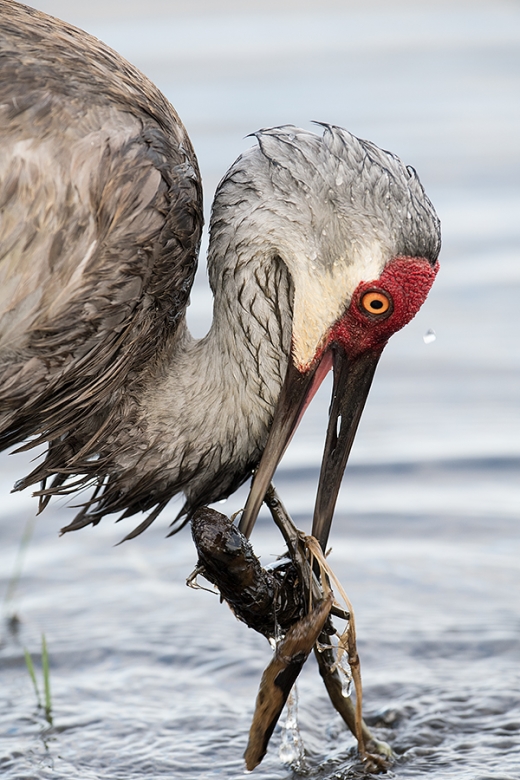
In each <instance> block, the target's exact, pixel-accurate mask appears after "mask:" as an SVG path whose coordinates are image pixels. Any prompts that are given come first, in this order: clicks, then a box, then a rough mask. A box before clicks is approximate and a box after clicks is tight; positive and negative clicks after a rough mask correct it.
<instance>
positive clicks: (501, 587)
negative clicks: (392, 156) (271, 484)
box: [0, 0, 520, 780]
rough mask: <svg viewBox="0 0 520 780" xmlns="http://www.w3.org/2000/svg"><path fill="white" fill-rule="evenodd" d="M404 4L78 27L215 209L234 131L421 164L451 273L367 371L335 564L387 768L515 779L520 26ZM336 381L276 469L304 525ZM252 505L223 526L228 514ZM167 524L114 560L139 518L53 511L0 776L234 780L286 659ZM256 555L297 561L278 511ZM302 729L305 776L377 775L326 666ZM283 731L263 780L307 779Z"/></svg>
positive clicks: (30, 591)
mask: <svg viewBox="0 0 520 780" xmlns="http://www.w3.org/2000/svg"><path fill="white" fill-rule="evenodd" d="M52 2H53V0H47V2H46V7H47V8H49V7H50V6H51V5H52ZM40 6H41V7H44V4H43V0H42V3H41V4H40ZM67 8H69V6H67ZM283 8H285V6H283V7H282V10H283ZM392 8H393V5H392V4H391V3H389V4H385V6H384V9H385V13H384V14H378V13H377V12H376V11H373V10H372V11H366V12H363V11H359V10H358V11H357V12H356V13H355V14H354V15H349V13H348V12H346V11H345V12H339V11H338V10H337V6H336V10H335V11H334V12H332V11H331V12H328V11H327V10H326V7H324V10H323V11H320V14H319V18H318V16H317V15H316V13H314V15H313V14H311V13H310V12H305V13H303V12H302V13H301V14H298V15H295V14H294V13H293V15H290V14H289V13H288V12H287V11H285V12H284V13H277V12H274V11H273V12H271V13H270V14H266V13H264V14H263V15H262V14H260V15H259V16H258V15H257V16H256V17H251V16H248V15H247V14H245V13H244V14H236V13H235V14H234V15H233V14H232V15H230V16H225V15H218V14H217V13H216V11H215V10H214V9H213V12H212V13H213V15H211V16H205V15H203V14H202V15H199V16H197V18H195V17H189V16H184V17H183V19H182V20H181V21H176V20H175V16H174V14H173V12H172V11H171V10H168V11H167V12H165V11H164V9H163V11H162V13H163V16H164V15H165V16H164V18H162V17H160V16H158V17H153V16H152V17H147V18H146V13H145V12H144V13H143V21H142V23H141V21H139V20H138V21H137V22H136V21H135V17H134V21H133V22H132V21H126V20H125V17H124V13H125V10H124V7H123V6H122V7H121V13H122V22H121V24H120V23H117V24H113V25H112V24H108V23H106V22H103V23H102V22H101V21H100V20H96V17H95V14H94V12H92V13H91V14H90V16H89V17H88V18H87V17H85V18H86V22H87V26H89V29H91V30H92V31H93V32H95V33H96V34H99V35H101V36H102V37H104V38H105V39H107V41H108V42H109V43H112V45H114V46H116V47H118V48H120V49H121V50H122V51H124V52H125V54H126V55H127V56H129V57H131V58H132V59H133V60H134V61H135V62H136V64H138V65H139V66H140V67H142V68H143V70H145V71H146V72H147V73H149V75H150V76H152V78H154V80H156V81H157V82H158V83H159V84H160V86H161V87H162V88H163V89H164V90H165V91H166V92H167V95H168V97H169V98H170V99H171V100H172V102H173V103H174V104H175V105H176V107H177V108H178V109H179V112H180V114H181V116H182V117H183V119H184V121H185V122H186V125H187V127H188V129H189V130H190V133H191V135H192V138H193V141H194V144H195V147H196V149H197V151H198V154H199V157H200V161H201V167H202V171H203V176H204V179H205V184H206V193H207V194H206V201H207V203H209V201H210V193H211V190H212V188H213V187H214V186H215V184H216V182H217V181H218V178H219V177H220V176H221V175H222V173H223V172H224V169H225V167H226V166H227V165H228V164H229V163H230V162H231V161H232V159H233V158H234V157H235V156H236V155H237V154H238V153H239V152H240V150H241V149H243V148H244V147H245V146H246V145H248V144H249V143H250V142H251V140H250V139H248V140H245V141H244V140H242V137H243V136H244V135H245V134H246V133H247V132H251V131H253V130H255V129H257V127H259V126H261V125H268V124H278V123H282V122H291V121H292V122H295V123H299V124H300V123H304V124H306V125H307V123H308V120H309V119H310V118H317V119H324V120H329V121H332V122H336V123H338V124H340V125H344V126H346V127H348V128H349V129H350V130H352V131H353V132H355V133H357V134H358V135H361V136H364V137H369V138H372V139H373V140H374V141H375V142H377V143H378V144H380V145H382V146H383V147H385V148H391V149H393V150H394V151H396V152H397V153H399V154H400V155H401V156H402V157H403V158H404V159H405V160H406V162H409V163H411V164H413V165H414V166H415V167H417V169H418V170H419V173H420V175H421V178H422V179H423V181H424V183H425V186H426V189H427V191H428V193H429V194H430V196H431V197H432V200H433V201H434V203H435V205H436V207H437V209H438V211H439V214H440V216H441V219H442V222H443V236H444V249H443V254H442V257H441V266H442V270H441V273H440V274H439V278H438V280H437V282H436V284H435V287H434V289H433V291H432V294H431V296H430V298H429V300H428V302H427V304H426V305H425V307H424V308H423V310H422V311H421V312H420V314H419V316H418V317H417V318H416V320H414V322H413V323H411V324H410V326H408V327H407V328H406V329H405V331H403V332H402V333H400V334H398V335H396V336H395V337H394V338H393V339H392V342H391V344H390V345H389V348H388V349H387V351H386V353H385V355H384V358H383V360H382V363H381V366H380V368H379V369H378V375H377V377H376V381H375V383H374V388H373V391H372V393H371V397H370V399H369V403H368V405H367V409H366V412H365V416H364V419H363V421H362V424H361V427H360V431H359V435H358V441H357V442H356V445H355V448H354V451H353V456H352V467H351V468H350V469H349V473H348V475H347V478H346V480H345V486H344V490H343V493H342V495H341V497H340V500H339V504H338V516H337V518H336V520H335V524H334V528H333V534H332V544H333V553H332V556H331V558H330V562H331V565H332V566H333V568H334V570H335V571H336V573H337V574H338V575H339V577H340V579H341V580H342V582H343V584H344V586H345V588H346V590H347V592H348V594H349V596H350V598H351V599H352V601H353V603H354V606H355V609H356V618H357V627H358V637H359V647H360V653H361V660H362V666H363V673H364V683H365V699H366V714H367V717H368V719H369V721H370V723H371V724H372V725H373V726H374V729H375V730H376V731H377V733H378V734H379V736H380V737H381V738H382V739H384V740H386V741H388V742H390V743H391V744H392V745H393V747H394V749H395V752H396V756H397V761H396V765H395V767H394V769H393V774H392V775H391V776H394V777H396V778H419V777H423V776H424V777H429V778H438V780H450V779H451V778H457V780H462V779H463V778H464V779H466V778H467V780H476V779H477V778H479V779H481V780H484V778H494V780H506V779H512V778H518V777H519V776H520V770H519V767H520V737H519V730H520V694H519V693H518V691H519V689H520V686H519V683H520V679H519V678H520V673H519V670H518V657H519V650H520V647H519V645H520V640H519V629H520V608H519V600H518V574H519V567H520V564H519V561H520V555H519V553H520V532H519V528H518V507H519V504H520V488H519V486H518V485H519V482H518V467H519V465H520V423H519V416H518V412H517V409H518V398H519V396H520V357H519V351H518V346H517V338H518V336H517V334H518V332H519V321H518V320H519V314H518V312H519V309H518V305H517V300H518V294H519V284H520V275H519V271H518V269H519V267H520V266H519V263H518V242H519V237H520V236H519V229H518V217H517V215H518V207H519V205H520V204H519V199H518V194H517V192H515V190H514V187H515V186H516V184H517V181H518V174H519V162H520V156H519V152H518V144H517V139H518V135H519V130H520V128H519V124H520V121H519V120H520V115H519V112H518V100H517V94H518V86H519V84H518V81H519V73H520V69H519V53H518V46H517V43H518V40H519V38H520V12H519V10H518V8H516V7H515V6H513V5H509V6H507V5H504V6H498V5H496V4H494V3H492V2H491V1H490V2H488V3H486V2H484V3H482V4H480V5H479V6H478V8H472V7H471V6H468V5H465V6H462V5H461V6H460V7H459V6H458V5H457V4H456V3H454V4H452V5H451V6H448V5H446V6H443V5H442V4H437V3H435V2H433V0H432V2H425V3H423V4H421V9H422V10H420V11H418V10H417V9H416V8H415V4H414V5H413V6H412V5H410V6H407V5H406V3H403V4H400V5H399V8H398V9H397V6H396V9H397V10H396V11H395V13H394V12H393V11H392V10H391V9H392ZM70 13H71V17H70V18H71V19H74V20H76V21H77V20H78V19H79V18H80V15H81V6H78V7H77V8H76V6H75V5H74V4H73V3H70ZM85 13H86V12H85ZM73 14H74V16H73ZM166 17H168V18H167V19H166ZM179 31H180V32H179ZM190 36H191V37H190ZM176 42H178V43H177V45H175V44H176ZM513 182H514V184H513ZM210 309H211V305H210V298H209V295H208V292H207V290H206V289H205V287H204V276H203V274H202V275H201V276H200V278H199V279H198V281H197V285H196V291H195V294H194V296H193V306H192V311H191V314H190V321H191V324H192V327H193V329H194V331H195V332H196V333H197V334H199V335H200V334H201V333H202V332H203V331H204V329H205V328H206V327H207V324H208V321H209V316H210ZM432 332H435V334H436V336H437V338H436V341H435V343H432V342H431V339H430V343H428V344H426V345H425V343H424V340H423V337H424V334H427V335H428V334H430V333H432ZM329 389H330V388H329ZM329 389H328V388H324V389H323V391H322V392H321V393H320V394H319V395H318V396H317V398H316V399H315V402H314V403H313V405H312V407H311V409H310V410H309V413H308V416H307V418H306V419H305V420H304V423H303V425H302V429H301V430H300V431H299V433H298V435H297V437H296V438H295V440H294V442H293V445H292V447H291V449H290V450H289V451H288V453H287V456H286V458H285V462H284V465H283V467H282V469H281V470H280V473H279V475H278V478H277V486H278V488H279V490H280V493H281V494H282V496H283V498H284V500H285V502H286V504H287V505H288V507H289V509H290V511H291V512H292V513H293V515H294V517H295V519H296V520H297V522H298V524H300V525H301V526H302V527H304V528H308V526H309V513H310V511H311V507H312V502H313V495H314V490H315V483H316V479H317V464H318V462H319V460H320V454H321V453H320V450H321V447H322V442H323V435H324V422H325V419H326V410H327V405H328V396H327V394H328V392H329ZM24 468H25V466H24V465H23V464H22V457H21V456H17V457H15V458H9V459H8V458H7V457H4V458H3V460H2V493H1V495H2V503H1V504H0V587H1V590H0V595H3V593H4V592H5V588H6V585H7V581H8V579H9V576H10V573H11V571H12V567H13V564H14V560H15V556H16V551H17V550H18V548H19V539H20V536H21V534H22V529H23V526H24V523H25V521H26V519H27V518H28V517H29V516H30V515H31V514H32V513H33V512H34V504H33V503H32V501H31V500H30V499H29V497H28V496H18V495H17V496H10V495H9V489H10V485H11V484H12V483H13V482H14V480H15V478H16V477H19V476H20V475H21V474H23V473H24ZM243 495H244V494H243V492H242V493H241V494H240V495H239V496H238V497H236V498H233V499H230V500H229V501H228V502H227V504H226V505H225V506H224V507H219V509H223V510H224V511H225V512H226V513H228V514H231V512H232V511H234V510H235V509H237V508H238V507H239V506H240V505H241V503H242V502H243ZM174 514H175V507H171V508H170V507H169V508H168V510H167V512H165V514H164V517H162V518H161V519H160V520H159V521H158V522H157V525H156V527H153V528H152V529H150V530H149V531H148V532H147V533H146V534H145V535H144V536H142V537H140V538H139V539H138V540H135V541H134V542H131V543H127V544H125V545H123V546H121V547H117V548H114V546H113V545H114V544H115V543H116V542H117V541H119V539H121V538H122V536H124V534H125V533H126V531H127V530H128V528H120V527H118V526H115V527H114V526H113V525H111V524H110V523H109V522H106V521H105V522H104V523H102V524H101V526H100V527H99V528H96V529H85V530H84V531H82V532H79V533H76V534H72V535H68V536H66V537H64V538H62V539H58V538H57V531H58V529H59V528H60V527H61V526H62V525H64V524H65V523H66V522H67V518H68V517H69V516H70V510H68V509H66V507H64V506H63V505H62V504H60V503H59V502H57V503H56V504H55V505H54V506H51V507H50V508H49V509H48V510H46V512H45V513H44V515H43V517H41V518H40V519H39V520H38V523H37V526H36V530H35V536H34V539H33V540H32V542H31V544H30V545H29V547H28V550H27V555H26V559H25V564H24V569H23V576H22V578H21V580H20V584H19V587H18V589H17V592H16V599H15V600H14V601H12V602H11V603H10V604H9V605H8V607H9V609H8V612H9V613H11V612H13V611H15V612H16V614H17V615H18V616H19V618H20V621H21V622H20V625H19V628H18V633H15V634H13V633H9V631H8V630H7V626H6V625H4V626H3V627H2V634H1V644H0V664H1V665H0V772H1V773H2V776H3V777H6V778H7V779H8V780H19V778H22V777H23V778H53V779H55V780H56V779H57V778H75V779H76V778H78V777H79V778H81V779H82V780H90V778H93V779H94V778H95V779H96V780H100V779H102V778H107V780H108V779H109V778H110V780H112V779H113V778H121V779H123V778H124V780H131V779H132V778H136V779H137V778H143V777H154V778H159V777H165V778H166V777H168V778H177V777H179V778H180V777H186V778H189V779H190V780H191V779H192V778H201V779H203V778H204V779H205V778H217V777H221V778H226V780H228V779H232V780H235V779H236V780H238V778H243V777H245V773H244V768H243V762H242V758H241V756H242V753H243V751H244V748H245V745H246V742H247V731H248V728H249V723H250V720H251V717H252V712H253V705H254V700H255V696H256V690H257V686H258V682H259V679H260V675H261V672H262V670H263V668H264V667H265V666H266V665H267V663H268V661H269V658H270V653H271V651H270V649H269V646H268V644H267V642H266V641H265V640H264V639H263V638H262V637H260V636H258V635H256V634H255V633H254V632H252V631H250V630H248V629H247V628H246V627H245V626H244V625H243V624H239V623H238V622H237V621H236V620H235V619H234V618H233V616H232V615H231V614H230V612H229V610H228V609H227V607H226V606H225V605H220V604H219V602H218V598H217V597H216V596H213V595H211V594H209V593H206V592H204V591H193V590H189V589H188V588H186V587H185V584H184V581H185V578H186V576H187V575H188V574H189V573H190V572H191V570H192V569H193V567H194V564H195V552H194V548H193V545H192V543H191V540H190V537H189V533H188V532H187V531H185V532H183V533H182V534H181V535H180V536H179V537H175V538H174V539H169V540H164V538H163V537H164V535H165V532H166V527H167V524H168V522H169V520H171V519H172V518H173V516H174ZM253 542H254V545H255V548H256V549H257V551H259V552H260V553H261V554H262V560H263V562H264V563H267V562H269V561H271V560H272V557H273V556H274V555H276V554H278V553H280V552H281V550H282V544H281V541H280V539H279V537H278V535H277V533H276V532H275V531H274V530H273V529H272V527H271V525H270V523H269V522H268V521H267V520H266V519H264V520H262V521H261V522H260V525H259V528H258V530H257V531H255V534H254V536H253ZM42 631H44V632H45V635H46V637H47V642H48V645H49V652H50V656H51V669H52V673H51V683H52V690H53V708H54V728H53V729H51V730H48V729H46V724H45V721H44V719H43V718H42V717H41V715H40V714H39V713H38V712H37V710H36V707H35V696H34V691H33V689H32V684H31V681H30V679H29V676H28V673H27V670H26V668H25V663H24V658H23V648H24V647H27V648H28V649H29V650H30V651H31V654H32V655H33V657H34V658H35V659H36V661H37V660H38V653H39V648H40V637H41V632H42ZM37 666H38V663H37ZM299 727H300V733H301V736H302V739H303V743H304V746H305V751H306V762H307V768H308V771H309V776H310V777H312V778H316V779H318V778H320V779H322V780H332V778H347V777H356V776H361V769H360V767H359V764H358V763H357V761H356V758H355V756H354V753H353V740H352V738H351V737H350V736H349V735H348V734H347V732H346V731H345V729H344V728H343V727H342V725H341V723H340V722H339V719H338V717H337V716H336V715H335V713H334V712H333V710H332V709H331V706H330V703H329V702H328V699H327V696H326V694H325V691H324V689H323V686H322V684H321V681H320V679H319V675H318V672H317V669H316V667H315V664H314V661H313V660H312V659H311V660H310V661H309V662H308V664H307V668H305V669H304V673H303V675H302V681H301V683H300V685H299ZM281 739H282V730H281V727H278V728H277V730H276V732H275V735H274V738H273V743H272V746H271V748H270V750H269V752H268V754H267V756H266V758H265V760H264V763H263V764H262V765H261V766H260V767H259V769H257V770H255V774H256V776H257V777H259V778H262V779H263V780H268V779H270V778H273V779H274V778H280V779H281V778H289V777H292V776H293V774H292V771H291V769H290V768H288V767H287V766H286V765H284V764H283V763H281V761H280V759H279V748H280V743H281Z"/></svg>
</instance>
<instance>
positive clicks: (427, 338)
mask: <svg viewBox="0 0 520 780" xmlns="http://www.w3.org/2000/svg"><path fill="white" fill-rule="evenodd" d="M436 338H437V336H436V334H435V331H434V330H433V329H432V328H429V329H428V330H427V331H426V333H425V334H424V336H423V341H424V343H425V344H432V343H433V342H434V341H435V339H436Z"/></svg>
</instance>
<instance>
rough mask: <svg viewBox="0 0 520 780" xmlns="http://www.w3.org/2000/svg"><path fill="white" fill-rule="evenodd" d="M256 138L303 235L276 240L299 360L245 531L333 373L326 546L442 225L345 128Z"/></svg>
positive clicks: (377, 153) (319, 534) (323, 511)
mask: <svg viewBox="0 0 520 780" xmlns="http://www.w3.org/2000/svg"><path fill="white" fill-rule="evenodd" d="M309 136H310V138H309ZM258 140H259V144H260V149H261V151H262V154H263V155H264V156H265V157H266V158H267V159H268V161H269V166H270V174H269V175H270V178H271V180H272V179H273V178H276V179H277V180H278V181H277V185H276V189H277V190H278V191H281V193H282V197H284V198H285V200H284V210H285V219H287V220H289V224H291V227H294V223H295V222H296V223H297V224H299V225H300V228H301V229H300V230H299V231H295V230H294V229H287V228H286V231H285V234H284V232H283V230H282V231H280V232H279V235H278V252H279V253H280V256H281V257H282V258H283V260H284V262H285V263H286V265H287V268H288V270H289V273H290V275H291V278H292V282H293V286H294V300H293V322H292V347H291V355H290V358H289V361H288V366H287V373H286V376H285V381H284V383H283V386H282V390H281V393H280V396H279V398H278V402H277V405H276V408H275V412H274V417H273V421H272V425H271V428H270V433H269V438H268V440H267V444H266V447H265V450H264V452H263V455H262V458H261V461H260V464H259V466H258V468H257V471H256V474H255V477H254V479H253V483H252V486H251V491H250V494H249V497H248V500H247V503H246V506H245V509H244V513H243V515H242V519H241V521H240V529H241V530H242V532H243V533H245V534H246V535H249V533H250V531H251V529H252V527H253V524H254V522H255V520H256V517H257V515H258V512H259V510H260V506H261V504H262V501H263V499H264V496H265V493H266V490H267V488H268V486H269V482H270V480H271V478H272V476H273V474H274V471H275V469H276V467H277V465H278V463H279V461H280V459H281V457H282V455H283V453H284V451H285V449H286V447H287V446H288V444H289V442H290V440H291V438H292V436H293V434H294V432H295V430H296V428H297V426H298V423H299V422H300V420H301V418H302V416H303V414H304V412H305V409H306V408H307V406H308V404H309V403H310V401H311V399H312V397H313V395H314V394H315V392H316V390H317V389H318V387H319V385H320V384H321V382H322V381H323V379H324V377H325V376H326V375H327V373H328V371H329V370H331V369H332V370H333V374H334V381H333V395H332V403H331V407H330V417H329V424H328V430H327V437H326V442H325V450H324V454H323V460H322V465H321V472H320V478H319V483H318V492H317V498H316V505H315V510H314V520H313V528H312V534H313V536H315V537H316V538H317V539H318V540H319V542H320V544H321V545H322V547H323V548H324V547H325V545H326V543H327V539H328V535H329V530H330V526H331V523H332V516H333V513H334V509H335V505H336V499H337V495H338V492H339V487H340V484H341V479H342V477H343V472H344V470H345V467H346V464H347V460H348V456H349V454H350V450H351V447H352V444H353V441H354V437H355V434H356V431H357V427H358V423H359V420H360V418H361V414H362V412H363V408H364V405H365V401H366V398H367V395H368V392H369V389H370V386H371V383H372V379H373V376H374V372H375V369H376V367H377V363H378V360H379V358H380V356H381V353H382V351H383V349H384V347H385V345H386V343H387V342H388V339H389V338H390V336H392V334H393V333H395V332H396V331H398V330H400V329H401V328H402V327H403V326H404V325H406V324H407V323H408V322H409V321H410V320H411V319H412V318H413V317H414V316H415V315H416V314H417V312H418V311H419V309H420V307H421V306H422V304H423V303H424V301H425V299H426V297H427V295H428V292H429V290H430V288H431V285H432V284H433V281H434V279H435V275H436V273H437V270H438V262H437V257H438V254H439V251H440V226H439V220H438V218H437V216H436V214H435V211H434V209H433V206H432V205H431V203H430V201H429V199H428V198H427V196H426V194H425V193H424V190H423V188H422V186H421V184H420V182H419V179H418V177H417V175H416V173H415V171H414V170H413V169H412V168H409V167H406V166H404V165H403V163H402V162H401V160H400V159H399V158H398V157H396V156H395V155H393V154H391V153H389V152H385V151H382V150H381V149H379V148H378V147H376V146H375V145H373V144H371V143H369V142H367V141H362V140H360V139H358V138H355V137H354V136H352V135H351V134H350V133H347V132H346V131H345V130H342V129H341V128H336V127H331V126H328V125H327V126H325V132H324V135H323V137H322V138H320V137H319V136H316V135H314V134H310V133H306V132H305V131H301V130H297V129H296V128H292V127H284V128H272V129H270V130H267V131H261V132H260V133H259V134H258ZM273 168H274V173H273ZM295 181H296V182H298V183H299V185H300V186H299V188H298V187H296V188H295V187H294V182H295ZM284 190H285V192H284ZM298 190H299V191H298ZM295 192H296V195H295V194H294V193H295ZM278 194H279V193H278ZM272 210H273V211H276V210H275V209H274V208H273V209H272ZM302 214H303V216H302ZM282 218H283V216H282ZM277 233H278V231H277ZM284 235H285V236H286V238H285V246H284V238H283V237H284ZM280 236H281V238H280ZM295 236H297V237H296V238H295Z"/></svg>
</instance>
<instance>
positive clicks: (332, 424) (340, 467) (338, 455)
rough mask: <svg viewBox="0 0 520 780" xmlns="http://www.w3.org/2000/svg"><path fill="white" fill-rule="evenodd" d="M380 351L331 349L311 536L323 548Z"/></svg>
mask: <svg viewBox="0 0 520 780" xmlns="http://www.w3.org/2000/svg"><path fill="white" fill-rule="evenodd" d="M381 352H382V349H381V350H378V351H370V352H365V353H362V354H361V355H359V356H358V357H356V358H354V359H353V360H349V359H348V357H347V356H346V355H345V353H344V352H343V350H342V349H341V348H340V347H337V348H336V350H335V352H334V386H333V391H332V403H331V407H330V413H329V426H328V429H327V438H326V441H325V449H324V452H323V459H322V462H321V472H320V479H319V483H318V492H317V495H316V505H315V509H314V519H313V523H312V535H313V536H314V537H316V539H317V540H318V541H319V543H320V545H321V547H322V549H323V550H325V547H326V544H327V540H328V538H329V531H330V527H331V524H332V517H333V514H334V509H335V507H336V500H337V497H338V493H339V488H340V485H341V480H342V478H343V473H344V471H345V468H346V465H347V460H348V457H349V455H350V450H351V449H352V444H353V443H354V437H355V435H356V431H357V428H358V425H359V421H360V419H361V415H362V413H363V409H364V407H365V402H366V400H367V396H368V392H369V390H370V386H371V384H372V379H373V378H374V374H375V370H376V368H377V364H378V361H379V358H380V357H381Z"/></svg>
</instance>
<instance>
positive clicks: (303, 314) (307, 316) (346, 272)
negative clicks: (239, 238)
mask: <svg viewBox="0 0 520 780" xmlns="http://www.w3.org/2000/svg"><path fill="white" fill-rule="evenodd" d="M384 266H385V260H384V259H383V253H382V248H381V245H380V244H379V243H378V242H374V244H373V245H372V246H371V247H367V246H366V244H365V245H364V246H363V247H362V248H361V247H360V249H359V251H356V247H355V246H353V247H350V251H349V257H348V260H347V258H340V259H338V260H337V261H336V262H335V263H334V264H333V266H332V267H331V268H330V269H325V268H323V267H322V266H321V267H320V266H318V265H314V266H313V265H312V264H311V263H310V261H309V260H308V259H305V261H304V262H301V263H298V264H295V266H293V268H294V267H296V269H297V272H296V273H295V272H294V271H293V282H294V313H293V357H294V362H295V364H296V366H297V367H298V368H299V369H300V370H304V369H306V368H308V367H309V366H310V364H311V363H312V361H313V360H314V357H315V355H316V352H317V351H318V350H319V349H320V347H322V345H323V344H324V342H325V340H326V337H327V334H328V332H329V330H330V328H331V327H332V325H334V323H335V322H336V321H337V320H338V319H339V317H341V315H342V314H343V312H344V311H345V309H346V308H347V306H348V304H349V303H350V301H351V299H352V295H353V293H354V290H355V289H356V288H357V286H358V285H359V283H360V282H369V281H372V280H375V279H378V278H379V277H380V275H381V273H382V271H383V268H384ZM298 271H299V273H298Z"/></svg>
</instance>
